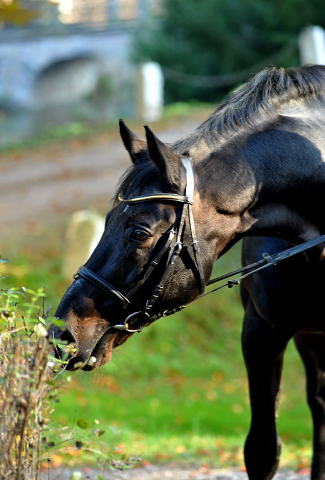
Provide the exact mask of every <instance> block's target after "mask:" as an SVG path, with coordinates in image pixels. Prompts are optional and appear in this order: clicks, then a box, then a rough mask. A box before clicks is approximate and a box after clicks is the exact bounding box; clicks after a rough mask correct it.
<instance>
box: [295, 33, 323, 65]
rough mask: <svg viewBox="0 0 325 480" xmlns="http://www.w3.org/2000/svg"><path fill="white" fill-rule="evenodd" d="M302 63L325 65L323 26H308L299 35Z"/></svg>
mask: <svg viewBox="0 0 325 480" xmlns="http://www.w3.org/2000/svg"><path fill="white" fill-rule="evenodd" d="M299 50H300V59H301V64H302V65H306V64H318V65H325V31H324V29H323V28H322V27H318V26H315V27H308V28H306V29H305V30H303V31H302V32H301V34H300V36H299Z"/></svg>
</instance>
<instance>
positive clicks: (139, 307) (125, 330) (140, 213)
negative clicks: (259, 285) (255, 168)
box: [50, 121, 215, 370]
mask: <svg viewBox="0 0 325 480" xmlns="http://www.w3.org/2000/svg"><path fill="white" fill-rule="evenodd" d="M145 129H146V139H141V138H138V137H137V136H136V135H134V134H133V133H132V132H131V131H130V130H129V129H128V128H127V126H126V125H125V124H124V122H123V121H120V133H121V137H122V140H123V143H124V146H125V147H126V149H127V151H128V152H129V155H130V157H131V160H132V167H131V169H130V170H129V171H128V172H126V174H125V176H124V179H123V180H122V182H121V184H120V187H119V189H118V192H117V194H116V197H115V202H114V206H113V208H112V210H111V211H110V212H109V213H108V214H107V217H106V223H105V230H104V233H103V235H102V238H101V240H100V242H99V244H98V245H97V247H96V248H95V250H94V252H93V253H92V255H91V256H90V258H89V259H88V260H87V262H86V263H85V265H84V266H83V267H81V268H80V269H79V270H78V273H77V274H76V275H75V277H74V278H75V279H74V281H73V282H72V284H71V285H70V286H69V288H68V290H67V292H66V293H65V295H64V296H63V298H62V300H61V302H60V304H59V307H58V309H57V312H56V317H58V318H60V319H63V320H65V322H66V328H65V330H64V331H63V332H61V331H59V329H58V328H57V327H51V329H50V334H51V335H52V336H55V337H59V338H61V339H63V340H67V341H68V342H69V343H74V344H75V346H76V352H75V354H74V356H73V357H72V358H71V359H70V360H69V362H68V366H67V368H68V369H76V368H82V369H84V370H91V369H93V368H97V367H99V366H102V365H104V364H106V363H107V362H108V361H109V360H110V358H111V354H112V349H113V348H115V347H117V346H119V345H121V344H122V343H124V342H125V341H126V340H127V339H128V338H129V337H130V336H132V334H133V333H134V332H135V331H141V330H142V328H143V327H144V326H148V325H150V324H151V323H152V322H153V321H154V320H156V319H158V318H159V317H161V316H165V315H168V314H171V313H174V312H175V311H177V310H179V309H181V308H182V307H183V306H184V305H186V304H187V303H189V302H191V301H193V300H194V299H195V298H197V297H198V295H199V294H200V293H202V292H203V290H204V287H205V284H206V282H207V281H208V279H209V277H210V274H211V270H212V265H213V262H214V260H215V238H214V237H213V235H212V234H211V231H212V230H211V229H210V227H209V215H213V211H212V210H211V211H209V210H208V209H207V207H206V204H205V203H204V202H203V201H202V200H201V199H200V195H199V193H198V189H197V188H196V183H197V182H198V179H197V178H196V175H195V172H194V171H193V168H192V166H191V164H190V161H189V159H188V158H181V156H178V155H176V154H175V153H174V152H173V151H172V150H171V148H170V147H168V146H167V145H166V144H164V143H163V142H161V141H160V140H159V139H158V138H157V137H156V136H155V135H154V134H153V132H152V131H151V130H150V129H149V127H147V126H146V127H145ZM210 224H211V225H212V224H213V221H212V220H211V222H210ZM211 228H212V227H211ZM197 238H199V240H200V241H199V242H198V240H197ZM90 359H91V360H90Z"/></svg>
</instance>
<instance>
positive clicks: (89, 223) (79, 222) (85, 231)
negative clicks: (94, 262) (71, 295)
mask: <svg viewBox="0 0 325 480" xmlns="http://www.w3.org/2000/svg"><path fill="white" fill-rule="evenodd" d="M104 222H105V220H104V217H102V216H101V215H99V214H98V213H94V212H90V211H88V210H80V211H79V212H75V213H73V214H72V215H71V217H70V219H69V222H68V226H67V230H66V248H65V254H64V260H63V267H62V273H63V275H64V277H65V278H66V279H67V280H71V278H72V275H73V274H74V273H76V272H77V270H78V268H79V267H81V265H83V264H84V263H85V262H86V261H87V260H88V258H89V257H90V255H91V253H92V252H93V250H94V249H95V247H96V245H97V244H98V242H99V240H100V238H101V236H102V234H103V231H104Z"/></svg>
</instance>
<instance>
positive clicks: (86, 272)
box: [74, 158, 205, 333]
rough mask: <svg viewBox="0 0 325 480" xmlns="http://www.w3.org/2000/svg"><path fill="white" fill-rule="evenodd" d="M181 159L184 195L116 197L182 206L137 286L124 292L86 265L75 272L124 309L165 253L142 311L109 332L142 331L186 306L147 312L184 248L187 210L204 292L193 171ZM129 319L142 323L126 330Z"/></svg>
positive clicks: (200, 289) (198, 272) (128, 202)
mask: <svg viewBox="0 0 325 480" xmlns="http://www.w3.org/2000/svg"><path fill="white" fill-rule="evenodd" d="M182 162H183V165H184V167H185V170H186V187H185V192H184V195H178V194H174V193H169V194H164V193H162V194H154V195H144V196H138V197H133V198H124V197H123V196H119V197H118V199H119V201H120V202H125V203H127V204H129V205H133V204H135V203H145V202H157V201H160V202H171V203H176V204H179V203H180V204H181V205H182V206H181V210H180V212H179V214H178V215H177V217H176V220H175V222H174V224H173V225H172V227H171V228H170V229H169V230H167V232H166V233H165V236H166V238H165V241H164V243H163V245H162V247H161V248H160V250H159V251H158V253H157V254H156V255H155V257H154V258H153V260H152V261H151V262H150V265H149V267H148V268H147V270H146V271H145V272H144V274H143V276H142V278H141V279H140V280H139V281H138V282H137V283H136V285H134V286H133V287H132V288H131V290H130V291H129V292H128V293H127V294H126V295H123V294H122V293H121V292H119V291H118V290H117V289H116V288H115V287H114V286H113V285H111V284H110V283H108V282H107V281H106V280H104V279H103V278H102V277H100V276H99V275H97V274H96V273H94V272H93V271H92V270H90V269H89V268H87V267H85V266H82V267H80V268H79V269H78V271H77V273H76V274H75V275H74V279H75V280H77V279H78V278H80V277H81V278H84V279H86V280H88V282H90V283H92V284H93V285H95V286H96V287H98V288H100V289H101V290H103V291H104V292H105V293H106V294H108V295H109V296H110V297H112V298H113V299H114V300H115V301H116V302H117V303H118V304H119V305H120V306H121V307H122V309H125V308H127V307H129V306H130V305H131V304H132V297H133V295H134V294H135V293H136V292H137V291H138V290H139V289H140V287H141V286H142V285H143V284H144V283H145V282H147V280H148V279H149V278H150V276H151V275H152V273H153V272H154V271H155V270H156V268H157V267H158V265H161V262H162V259H163V258H164V257H165V256H166V255H167V261H166V263H165V268H164V270H163V273H162V275H161V277H160V280H159V282H158V283H157V284H156V286H155V287H154V290H153V292H152V294H151V296H150V297H149V298H148V300H147V301H146V302H145V304H144V306H143V308H142V310H139V311H135V312H133V313H131V314H130V315H128V316H127V317H126V318H125V320H124V322H123V323H121V324H116V325H111V326H110V327H111V328H110V329H109V330H108V331H110V330H111V329H113V330H123V331H126V332H129V333H134V332H141V331H142V329H143V328H144V327H147V326H148V325H150V324H151V323H152V322H154V321H155V320H158V318H161V317H166V316H168V315H172V314H173V313H176V312H177V311H179V310H181V309H183V308H184V307H185V305H180V306H178V307H176V308H174V309H172V310H164V311H163V312H159V313H156V314H154V315H150V311H151V309H152V307H153V306H154V304H155V302H156V301H157V299H158V298H159V296H160V294H161V293H162V291H163V288H164V284H165V282H166V280H167V277H168V275H169V273H170V270H171V267H172V265H173V264H174V261H175V258H176V257H177V256H178V255H179V254H180V252H181V250H182V248H183V245H182V236H183V232H184V228H185V218H186V213H187V214H188V220H189V222H188V223H189V229H190V234H191V239H192V243H191V245H192V248H193V260H194V265H195V270H196V272H195V273H196V275H195V277H196V278H197V282H198V287H199V292H200V294H203V292H204V288H205V278H204V273H203V268H202V263H201V260H200V255H199V253H200V249H199V246H198V240H197V238H196V232H195V224H194V218H193V212H192V204H193V196H194V174H193V169H192V165H191V162H190V160H189V159H188V158H183V159H182ZM131 319H132V320H133V321H134V320H137V321H141V323H142V325H141V326H140V327H139V328H137V329H133V330H132V329H129V325H128V322H129V321H130V320H131Z"/></svg>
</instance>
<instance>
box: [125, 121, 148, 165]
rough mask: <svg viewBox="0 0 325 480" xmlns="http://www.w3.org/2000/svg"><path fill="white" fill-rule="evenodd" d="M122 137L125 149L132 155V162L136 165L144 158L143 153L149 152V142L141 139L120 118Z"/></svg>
mask: <svg viewBox="0 0 325 480" xmlns="http://www.w3.org/2000/svg"><path fill="white" fill-rule="evenodd" d="M119 124H120V135H121V138H122V141H123V143H124V146H125V148H126V149H127V151H128V152H129V154H130V157H131V160H132V162H133V163H134V164H136V163H137V162H139V161H140V160H141V158H142V156H143V151H144V150H147V142H146V141H145V139H144V138H139V137H138V136H137V135H135V134H134V133H133V132H132V131H131V130H130V129H129V128H128V127H127V126H126V124H125V123H124V121H123V120H122V119H121V118H120V121H119Z"/></svg>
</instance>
